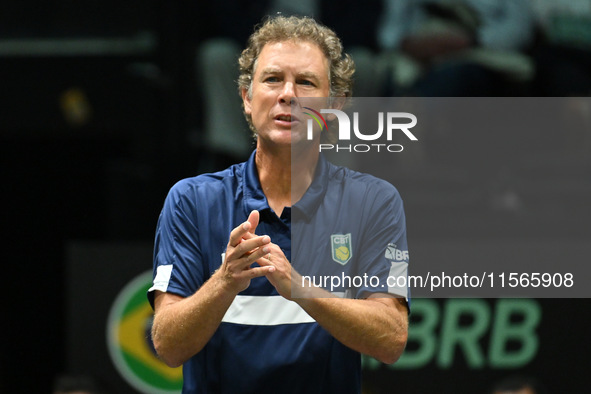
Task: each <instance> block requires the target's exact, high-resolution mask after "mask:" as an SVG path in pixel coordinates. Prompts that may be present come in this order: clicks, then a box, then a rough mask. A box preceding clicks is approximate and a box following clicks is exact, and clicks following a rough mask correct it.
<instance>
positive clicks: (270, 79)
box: [265, 77, 279, 83]
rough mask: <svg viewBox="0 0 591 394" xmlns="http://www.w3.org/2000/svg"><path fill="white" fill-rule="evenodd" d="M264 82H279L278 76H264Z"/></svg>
mask: <svg viewBox="0 0 591 394" xmlns="http://www.w3.org/2000/svg"><path fill="white" fill-rule="evenodd" d="M265 82H270V83H273V82H279V78H277V77H267V78H265Z"/></svg>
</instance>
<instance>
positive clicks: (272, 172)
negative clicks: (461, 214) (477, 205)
mask: <svg viewBox="0 0 591 394" xmlns="http://www.w3.org/2000/svg"><path fill="white" fill-rule="evenodd" d="M239 62H240V68H241V76H240V80H239V87H240V93H241V96H242V99H243V103H244V112H245V114H246V117H247V120H248V121H249V123H250V124H251V126H252V128H253V130H254V131H255V133H256V139H257V149H256V151H255V152H254V153H253V155H252V156H251V158H250V159H249V161H247V162H246V163H242V164H238V165H235V166H232V167H230V168H229V169H227V170H225V171H222V172H219V173H216V174H208V175H201V176H198V177H195V178H190V179H185V180H183V181H181V182H179V183H178V184H177V185H175V186H174V187H173V188H172V189H171V191H170V193H169V196H168V197H167V199H166V202H165V206H164V208H163V211H162V214H161V216H160V219H159V223H158V228H157V234H156V240H155V252H154V266H155V267H154V274H155V279H154V286H153V287H152V288H151V289H150V291H149V298H150V300H151V302H153V305H154V309H155V316H154V325H153V330H152V336H153V340H154V344H155V347H156V350H157V351H158V354H159V355H160V357H161V358H162V359H163V360H164V361H165V362H166V363H167V364H168V365H170V366H179V365H181V364H182V365H183V376H184V386H183V392H185V393H359V392H360V387H361V383H360V354H359V353H364V354H368V355H370V356H373V357H375V358H377V359H379V360H381V361H383V362H386V363H393V362H395V361H396V360H397V359H398V358H399V357H400V355H401V353H402V351H403V349H404V346H405V344H406V338H407V327H408V317H407V315H408V309H407V304H406V298H407V293H406V289H397V288H395V287H390V286H387V287H384V286H385V285H384V281H385V278H386V277H387V276H388V274H389V273H390V272H391V270H392V269H393V268H391V267H395V266H396V267H403V268H404V269H403V271H404V273H403V274H405V272H406V271H405V267H406V264H407V263H408V262H407V261H406V260H407V258H406V260H405V261H394V259H393V258H391V259H390V260H392V261H390V260H389V259H387V258H385V257H384V254H385V253H386V254H387V253H388V250H394V249H393V248H396V247H398V248H399V249H400V248H402V249H406V235H405V223H404V213H403V211H402V203H401V200H400V197H399V196H398V193H397V192H396V190H395V189H394V188H393V187H392V186H391V185H388V184H386V183H385V182H383V181H379V180H377V179H376V178H373V177H369V176H365V175H363V174H359V173H355V172H353V171H350V170H347V169H344V168H339V167H336V166H334V165H332V164H329V163H328V162H327V161H326V160H325V159H324V158H322V157H321V156H319V154H318V144H319V140H320V137H319V135H318V133H316V135H315V138H314V139H313V140H312V141H308V140H307V139H306V138H305V132H302V127H301V126H302V125H303V123H304V118H303V115H302V113H301V108H300V107H299V104H298V100H299V98H303V97H318V98H320V100H321V101H322V100H324V102H328V101H327V99H322V98H327V97H329V96H333V97H337V98H339V97H346V96H349V95H350V94H351V77H352V74H353V71H354V67H353V64H352V61H351V59H350V58H349V57H348V56H343V54H342V46H341V43H340V41H339V40H338V38H337V37H336V35H335V34H334V32H332V31H331V30H329V29H327V28H326V27H323V26H321V25H319V24H317V23H316V22H315V21H314V20H312V19H310V18H297V17H289V18H285V17H277V18H272V19H269V20H267V21H266V22H265V23H264V24H263V25H262V26H261V27H260V28H259V29H258V30H257V31H256V32H255V33H254V34H253V35H252V36H251V37H250V40H249V46H248V48H247V49H246V50H245V51H244V52H243V53H242V55H241V58H240V61H239ZM331 102H334V103H337V104H338V103H339V101H338V99H337V100H332V101H331ZM337 104H335V105H337ZM292 105H293V108H294V110H293V111H292ZM292 129H294V130H295V131H294V132H292ZM297 130H299V131H297ZM292 155H296V156H297V160H292V159H293V158H294V157H292ZM292 161H293V164H292ZM292 174H297V175H296V176H294V177H293V178H292ZM360 191H362V192H361V193H360ZM339 204H345V205H347V206H349V208H350V209H351V216H355V215H358V216H359V217H358V218H357V220H354V221H348V222H346V223H339V224H338V226H336V225H331V226H325V225H320V226H316V225H314V224H315V223H320V222H322V221H323V220H324V217H325V216H326V215H328V216H332V214H331V209H335V208H336V206H337V205H339ZM292 208H293V210H294V218H295V212H296V211H298V212H299V214H298V217H299V218H301V220H298V221H297V223H296V222H295V219H294V223H293V226H294V228H295V227H296V226H299V227H297V228H298V230H294V233H293V235H294V239H295V238H297V242H296V241H294V243H297V246H292V239H291V238H292V237H291V235H292V233H291V229H292ZM366 213H367V214H366ZM359 221H364V222H365V221H368V224H367V225H366V227H367V229H366V230H367V231H363V230H364V229H362V228H360V224H359ZM310 223H311V224H312V225H310ZM380 223H384V224H383V225H381V224H380ZM335 226H336V227H335ZM347 226H348V227H347ZM353 227H354V228H353ZM302 229H303V230H311V231H310V233H309V234H308V235H307V236H306V235H303V234H302V231H301V230H302ZM335 229H336V230H335ZM323 231H324V232H326V231H337V233H336V235H335V236H336V237H341V238H343V239H346V242H347V244H346V247H345V249H344V252H346V254H347V255H348V257H347V258H342V260H340V261H337V260H335V261H337V262H335V261H330V263H331V264H329V265H328V267H330V269H331V270H333V272H335V271H334V270H336V269H338V268H339V267H340V268H342V270H348V271H347V273H348V274H349V273H352V272H354V271H353V269H354V268H356V270H355V272H356V274H358V275H361V274H362V273H364V272H366V271H364V270H365V269H366V268H367V272H370V273H372V275H373V274H375V275H376V276H380V280H381V282H380V283H381V284H382V285H381V286H380V287H379V290H380V291H381V292H378V291H377V288H373V287H367V286H366V287H365V288H362V287H359V286H358V287H356V288H348V289H344V290H346V291H345V292H348V294H350V295H352V296H353V297H355V298H354V299H347V298H343V297H337V296H335V295H334V294H332V293H330V292H327V291H325V290H323V289H320V288H317V287H315V286H313V285H311V284H310V281H309V280H308V279H306V280H302V276H301V275H300V273H298V270H299V269H300V268H299V266H298V267H297V269H293V268H292V265H291V261H292V256H293V258H294V259H297V260H298V261H307V262H308V265H307V267H302V269H304V270H307V272H308V273H309V272H310V271H309V269H310V267H312V269H313V270H315V271H314V272H316V273H319V272H322V271H323V270H326V268H318V267H325V266H326V260H330V259H331V255H330V253H331V246H334V245H331V239H332V240H334V239H335V238H332V237H333V235H331V234H332V233H328V234H321V235H319V236H318V237H317V236H316V235H314V234H315V233H314V234H312V233H313V232H323ZM296 232H297V234H296ZM296 235H297V237H296ZM298 237H299V238H298ZM374 242H378V243H379V247H372V245H371V244H372V243H374ZM366 245H367V247H366ZM388 248H390V249H388ZM341 252H343V250H341ZM333 260H334V258H333ZM345 260H346V261H345ZM370 260H371V261H370ZM374 260H375V261H379V264H377V265H379V267H377V268H374V267H373V265H371V264H370V263H373V261H374ZM255 263H258V264H255ZM374 265H376V264H374ZM343 272H344V271H343ZM384 289H385V290H384ZM296 293H297V295H296Z"/></svg>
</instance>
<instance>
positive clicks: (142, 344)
mask: <svg viewBox="0 0 591 394" xmlns="http://www.w3.org/2000/svg"><path fill="white" fill-rule="evenodd" d="M151 286H152V271H148V272H145V273H143V274H141V275H138V276H137V277H135V278H134V279H133V280H131V281H130V282H129V283H128V284H127V285H126V286H125V287H124V288H123V289H122V290H121V292H120V293H119V294H118V295H117V298H115V301H114V302H113V305H112V306H111V311H110V312H109V318H108V321H107V347H108V349H109V355H110V356H111V360H112V361H113V363H114V364H115V368H116V369H117V371H118V372H119V373H120V374H121V376H122V377H123V378H124V379H125V381H127V382H128V383H129V384H130V385H131V386H133V387H134V388H135V389H137V390H139V391H140V392H142V393H145V394H165V393H166V394H171V393H180V392H181V388H182V386H183V373H182V368H181V367H179V368H170V367H168V366H167V365H166V364H164V362H162V361H161V360H160V359H159V358H158V357H157V356H156V351H155V350H154V346H153V344H152V337H151V334H150V331H151V328H152V321H153V319H154V312H153V311H152V307H151V306H150V304H149V303H148V300H147V298H146V292H147V291H148V289H149V288H150V287H151Z"/></svg>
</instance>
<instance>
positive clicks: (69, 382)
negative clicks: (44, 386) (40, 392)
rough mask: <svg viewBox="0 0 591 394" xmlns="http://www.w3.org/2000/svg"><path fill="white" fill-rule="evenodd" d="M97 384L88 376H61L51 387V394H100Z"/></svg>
mask: <svg viewBox="0 0 591 394" xmlns="http://www.w3.org/2000/svg"><path fill="white" fill-rule="evenodd" d="M101 393H103V391H102V390H101V389H100V388H99V385H98V384H97V382H96V381H95V380H94V379H92V378H91V377H89V376H84V375H63V376H59V377H58V378H57V379H56V380H55V382H54V386H53V394H101Z"/></svg>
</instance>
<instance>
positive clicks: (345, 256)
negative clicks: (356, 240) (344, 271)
mask: <svg viewBox="0 0 591 394" xmlns="http://www.w3.org/2000/svg"><path fill="white" fill-rule="evenodd" d="M330 247H331V250H332V259H333V260H334V261H336V262H337V263H339V264H342V265H345V264H347V263H348V262H349V260H351V256H352V255H353V251H352V249H351V233H349V234H332V235H331V236H330Z"/></svg>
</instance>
